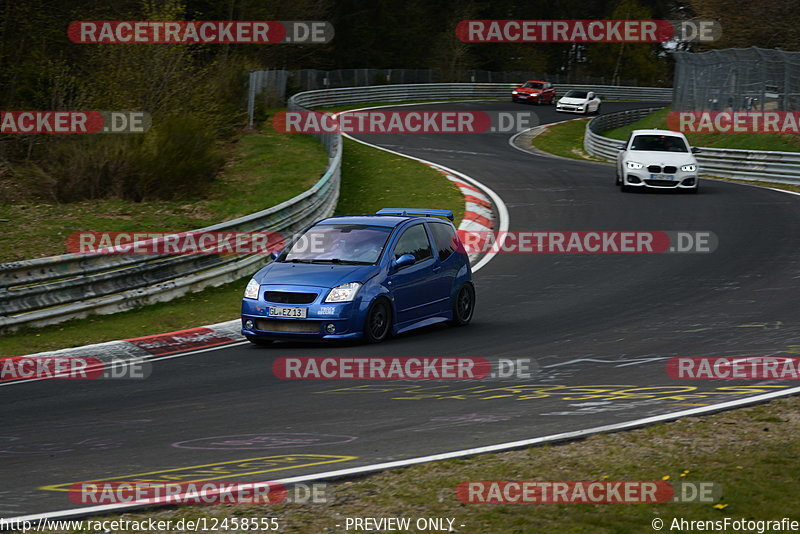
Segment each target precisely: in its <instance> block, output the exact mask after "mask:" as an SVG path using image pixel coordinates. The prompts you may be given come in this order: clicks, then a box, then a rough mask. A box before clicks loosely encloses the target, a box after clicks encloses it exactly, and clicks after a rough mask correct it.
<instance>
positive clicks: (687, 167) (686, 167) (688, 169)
mask: <svg viewBox="0 0 800 534" xmlns="http://www.w3.org/2000/svg"><path fill="white" fill-rule="evenodd" d="M681 170H682V171H683V172H694V171H696V170H697V165H695V164H694V163H690V164H689V165H684V166H682V167H681Z"/></svg>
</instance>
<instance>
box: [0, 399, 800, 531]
mask: <svg viewBox="0 0 800 534" xmlns="http://www.w3.org/2000/svg"><path fill="white" fill-rule="evenodd" d="M797 393H800V387H795V388H791V389H787V390H783V391H773V392H771V393H764V394H762V395H756V396H754V397H747V398H744V399H736V400H732V401H728V402H721V403H719V404H714V405H712V406H703V407H700V408H691V409H689V410H682V411H679V412H670V413H666V414H662V415H654V416H651V417H645V418H642V419H634V420H633V421H626V422H623V423H614V424H611V425H603V426H598V427H594V428H588V429H585V430H574V431H572V432H562V433H560V434H551V435H549V436H542V437H538V438H529V439H522V440H518V441H509V442H506V443H499V444H497V445H487V446H485V447H475V448H472V449H461V450H457V451H452V452H445V453H441V454H432V455H429V456H419V457H417V458H409V459H407V460H397V461H394V462H384V463H379V464H371V465H363V466H360V467H351V468H349V469H338V470H335V471H326V472H323V473H316V474H312V475H302V476H296V477H290V478H283V479H278V480H269V481H264V482H252V484H254V485H262V484H263V485H266V484H270V483H273V484H274V483H279V484H293V483H299V482H310V481H315V480H323V479H335V478H341V477H349V476H354V475H363V474H366V473H372V472H375V471H384V470H386V469H397V468H399V467H408V466H411V465H417V464H422V463H428V462H435V461H441V460H449V459H452V458H463V457H465V456H474V455H477V454H485V453H489V452H501V451H506V450H510V449H518V448H521V447H529V446H531V445H539V444H542V443H548V442H554V441H567V440H574V439H578V438H583V437H586V436H588V435H591V434H599V433H604V432H617V431H620V430H629V429H632V428H636V427H640V426H644V425H649V424H653V423H660V422H664V421H670V420H675V419H679V418H681V417H689V416H693V415H702V414H706V413H711V412H716V411H722V410H728V409H731V408H738V407H741V406H747V405H750V404H756V403H759V402H764V401H768V400H772V399H775V398H778V397H785V396H789V395H794V394H797ZM149 506H153V505H152V504H148V505H131V504H126V505H119V504H104V505H100V506H91V507H85V508H72V509H69V510H60V511H57V512H47V513H43V514H32V515H26V516H19V517H13V518H6V519H0V527H2V526H4V525H7V524H11V523H12V522H17V523H19V522H22V521H30V522H34V521H42V520H44V519H67V518H70V517H80V516H87V515H95V514H99V513H107V512H117V511H121V510H128V509H132V508H145V507H149Z"/></svg>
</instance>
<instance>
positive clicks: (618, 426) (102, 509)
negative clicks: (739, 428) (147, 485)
mask: <svg viewBox="0 0 800 534" xmlns="http://www.w3.org/2000/svg"><path fill="white" fill-rule="evenodd" d="M407 105H415V104H407ZM377 107H394V106H377ZM362 109H374V108H362ZM350 111H358V110H350ZM573 120H574V119H573ZM564 122H566V121H564ZM520 133H522V132H519V133H518V134H516V135H519V134H520ZM343 135H345V136H346V137H348V138H349V139H353V140H354V141H356V142H358V143H361V144H363V145H366V146H370V147H373V148H377V149H379V150H383V151H385V152H389V153H392V154H396V155H398V156H402V157H405V158H409V159H413V160H416V161H420V162H423V163H428V164H432V165H436V166H439V167H441V168H443V169H446V170H447V171H448V172H450V173H452V174H454V175H456V176H458V177H460V178H462V179H463V180H465V181H467V182H469V183H471V184H473V185H475V186H476V187H479V188H480V189H482V190H483V191H485V192H486V193H487V194H488V195H489V196H490V197H491V198H492V201H493V202H497V204H495V205H496V206H497V211H498V215H499V217H500V229H501V230H502V231H506V230H508V221H509V217H508V210H507V209H506V205H505V204H504V203H503V201H502V200H501V199H500V197H499V196H498V195H497V194H496V193H495V192H494V191H492V190H491V189H489V188H488V187H487V186H485V185H483V184H482V183H480V182H478V181H477V180H475V179H473V178H470V177H469V176H466V175H464V174H462V173H460V172H458V171H454V170H452V169H448V168H447V167H444V166H443V165H439V164H438V163H433V162H428V161H426V160H424V159H421V158H415V157H414V156H409V155H407V154H402V153H400V152H395V151H394V150H389V149H387V148H383V147H380V146H377V145H373V144H371V143H367V142H365V141H360V140H358V139H355V138H353V137H351V136H350V135H347V134H343ZM516 135H515V136H514V137H516ZM512 146H514V145H513V144H512ZM514 148H517V149H518V150H522V151H523V152H527V151H526V150H523V149H521V148H519V147H516V146H515V147H514ZM528 154H530V152H528ZM575 161H580V160H575ZM586 163H593V162H586ZM730 183H736V182H730ZM740 185H750V184H740ZM753 187H761V188H762V189H772V190H773V191H781V192H784V193H791V194H793V195H800V193H795V192H794V191H785V190H783V189H774V188H771V187H763V186H757V185H753ZM501 207H502V208H501ZM487 256H488V255H487ZM487 256H485V257H484V258H483V259H482V260H481V261H480V262H478V264H477V265H476V266H475V267H474V268H473V271H477V270H478V269H479V268H480V267H483V266H484V265H486V263H488V262H489V261H490V260H491V258H490V257H487ZM492 256H494V254H492ZM236 344H237V345H239V344H242V343H236ZM230 346H231V345H230V344H228V345H223V346H220V347H212V348H210V349H201V350H197V351H192V352H187V353H185V354H175V355H170V356H164V357H161V358H158V359H169V358H178V357H181V356H188V355H190V354H195V353H198V352H206V351H207V350H215V349H217V348H226V347H230ZM798 393H800V387H795V388H791V389H786V390H783V391H774V392H771V393H764V394H762V395H756V396H754V397H746V398H744V399H736V400H732V401H728V402H721V403H719V404H713V405H711V406H703V407H700V408H691V409H689V410H682V411H678V412H670V413H666V414H662V415H655V416H651V417H645V418H642V419H634V420H633V421H627V422H624V423H614V424H611V425H604V426H598V427H594V428H587V429H584V430H574V431H572V432H562V433H560V434H551V435H549V436H542V437H538V438H529V439H523V440H518V441H509V442H506V443H499V444H497V445H487V446H485V447H475V448H472V449H462V450H458V451H452V452H445V453H441V454H432V455H429V456H419V457H417V458H409V459H407V460H397V461H394V462H384V463H380V464H371V465H364V466H360V467H351V468H349V469H338V470H336V471H326V472H323V473H316V474H312V475H302V476H297V477H290V478H284V479H279V480H270V481H264V482H253V484H269V483H276V482H277V483H280V484H292V483H298V482H310V481H314V480H322V479H332V478H341V477H347V476H353V475H363V474H366V473H372V472H375V471H384V470H386V469H396V468H399V467H408V466H411V465H417V464H422V463H428V462H435V461H440V460H448V459H451V458H462V457H464V456H474V455H476V454H485V453H489V452H500V451H506V450H510V449H517V448H521V447H529V446H532V445H538V444H541V443H548V442H553V441H567V440H574V439H578V438H582V437H585V436H588V435H591V434H599V433H603V432H616V431H620V430H629V429H632V428H636V427H639V426H644V425H649V424H653V423H659V422H664V421H671V420H675V419H679V418H681V417H689V416H694V415H703V414H707V413H713V412H717V411H723V410H729V409H732V408H739V407H742V406H748V405H750V404H757V403H759V402H766V401H768V400H772V399H776V398H779V397H786V396H790V395H795V394H798ZM146 506H152V505H119V504H106V505H102V506H92V507H86V508H73V509H70V510H60V511H57V512H47V513H44V514H33V515H26V516H19V517H13V518H6V519H0V527H3V526H5V525H10V524H13V523H15V522H16V523H19V522H22V521H31V522H33V521H42V520H44V519H66V518H70V517H81V516H86V515H94V514H98V513H107V512H116V511H120V510H127V509H132V508H143V507H146Z"/></svg>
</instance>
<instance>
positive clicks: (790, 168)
mask: <svg viewBox="0 0 800 534" xmlns="http://www.w3.org/2000/svg"><path fill="white" fill-rule="evenodd" d="M658 109H661V108H642V109H635V110H629V111H621V112H618V113H609V114H606V115H601V116H599V117H596V118H594V119H592V120H590V121H589V123H588V124H587V125H586V133H585V135H584V138H583V146H584V149H585V150H586V152H587V153H589V154H592V155H594V156H598V157H601V158H605V159H608V160H612V161H616V159H617V154H618V153H619V150H618V149H617V147H618V146H619V145H620V144H621V141H620V140H618V139H611V138H608V137H603V136H602V135H600V133H601V132H605V131H607V130H610V129H612V128H617V127H620V126H625V125H627V124H631V123H633V122H636V121H637V120H639V119H641V118H642V117H645V116H647V115H649V114H650V113H653V112H654V111H657V110H658ZM700 149H701V150H702V152H701V153H700V154H698V155H697V163H698V165H699V166H700V171H701V176H702V175H705V176H720V177H723V178H736V179H738V180H750V181H767V182H777V183H785V184H800V153H798V152H776V151H762V150H736V149H730V148H711V147H700Z"/></svg>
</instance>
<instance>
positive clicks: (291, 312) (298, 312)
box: [269, 306, 308, 319]
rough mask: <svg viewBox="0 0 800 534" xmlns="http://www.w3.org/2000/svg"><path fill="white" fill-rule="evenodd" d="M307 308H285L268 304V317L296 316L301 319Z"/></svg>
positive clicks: (304, 315)
mask: <svg viewBox="0 0 800 534" xmlns="http://www.w3.org/2000/svg"><path fill="white" fill-rule="evenodd" d="M307 313H308V308H285V307H283V306H270V307H269V316H270V317H298V318H301V319H305V318H306V314H307Z"/></svg>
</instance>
